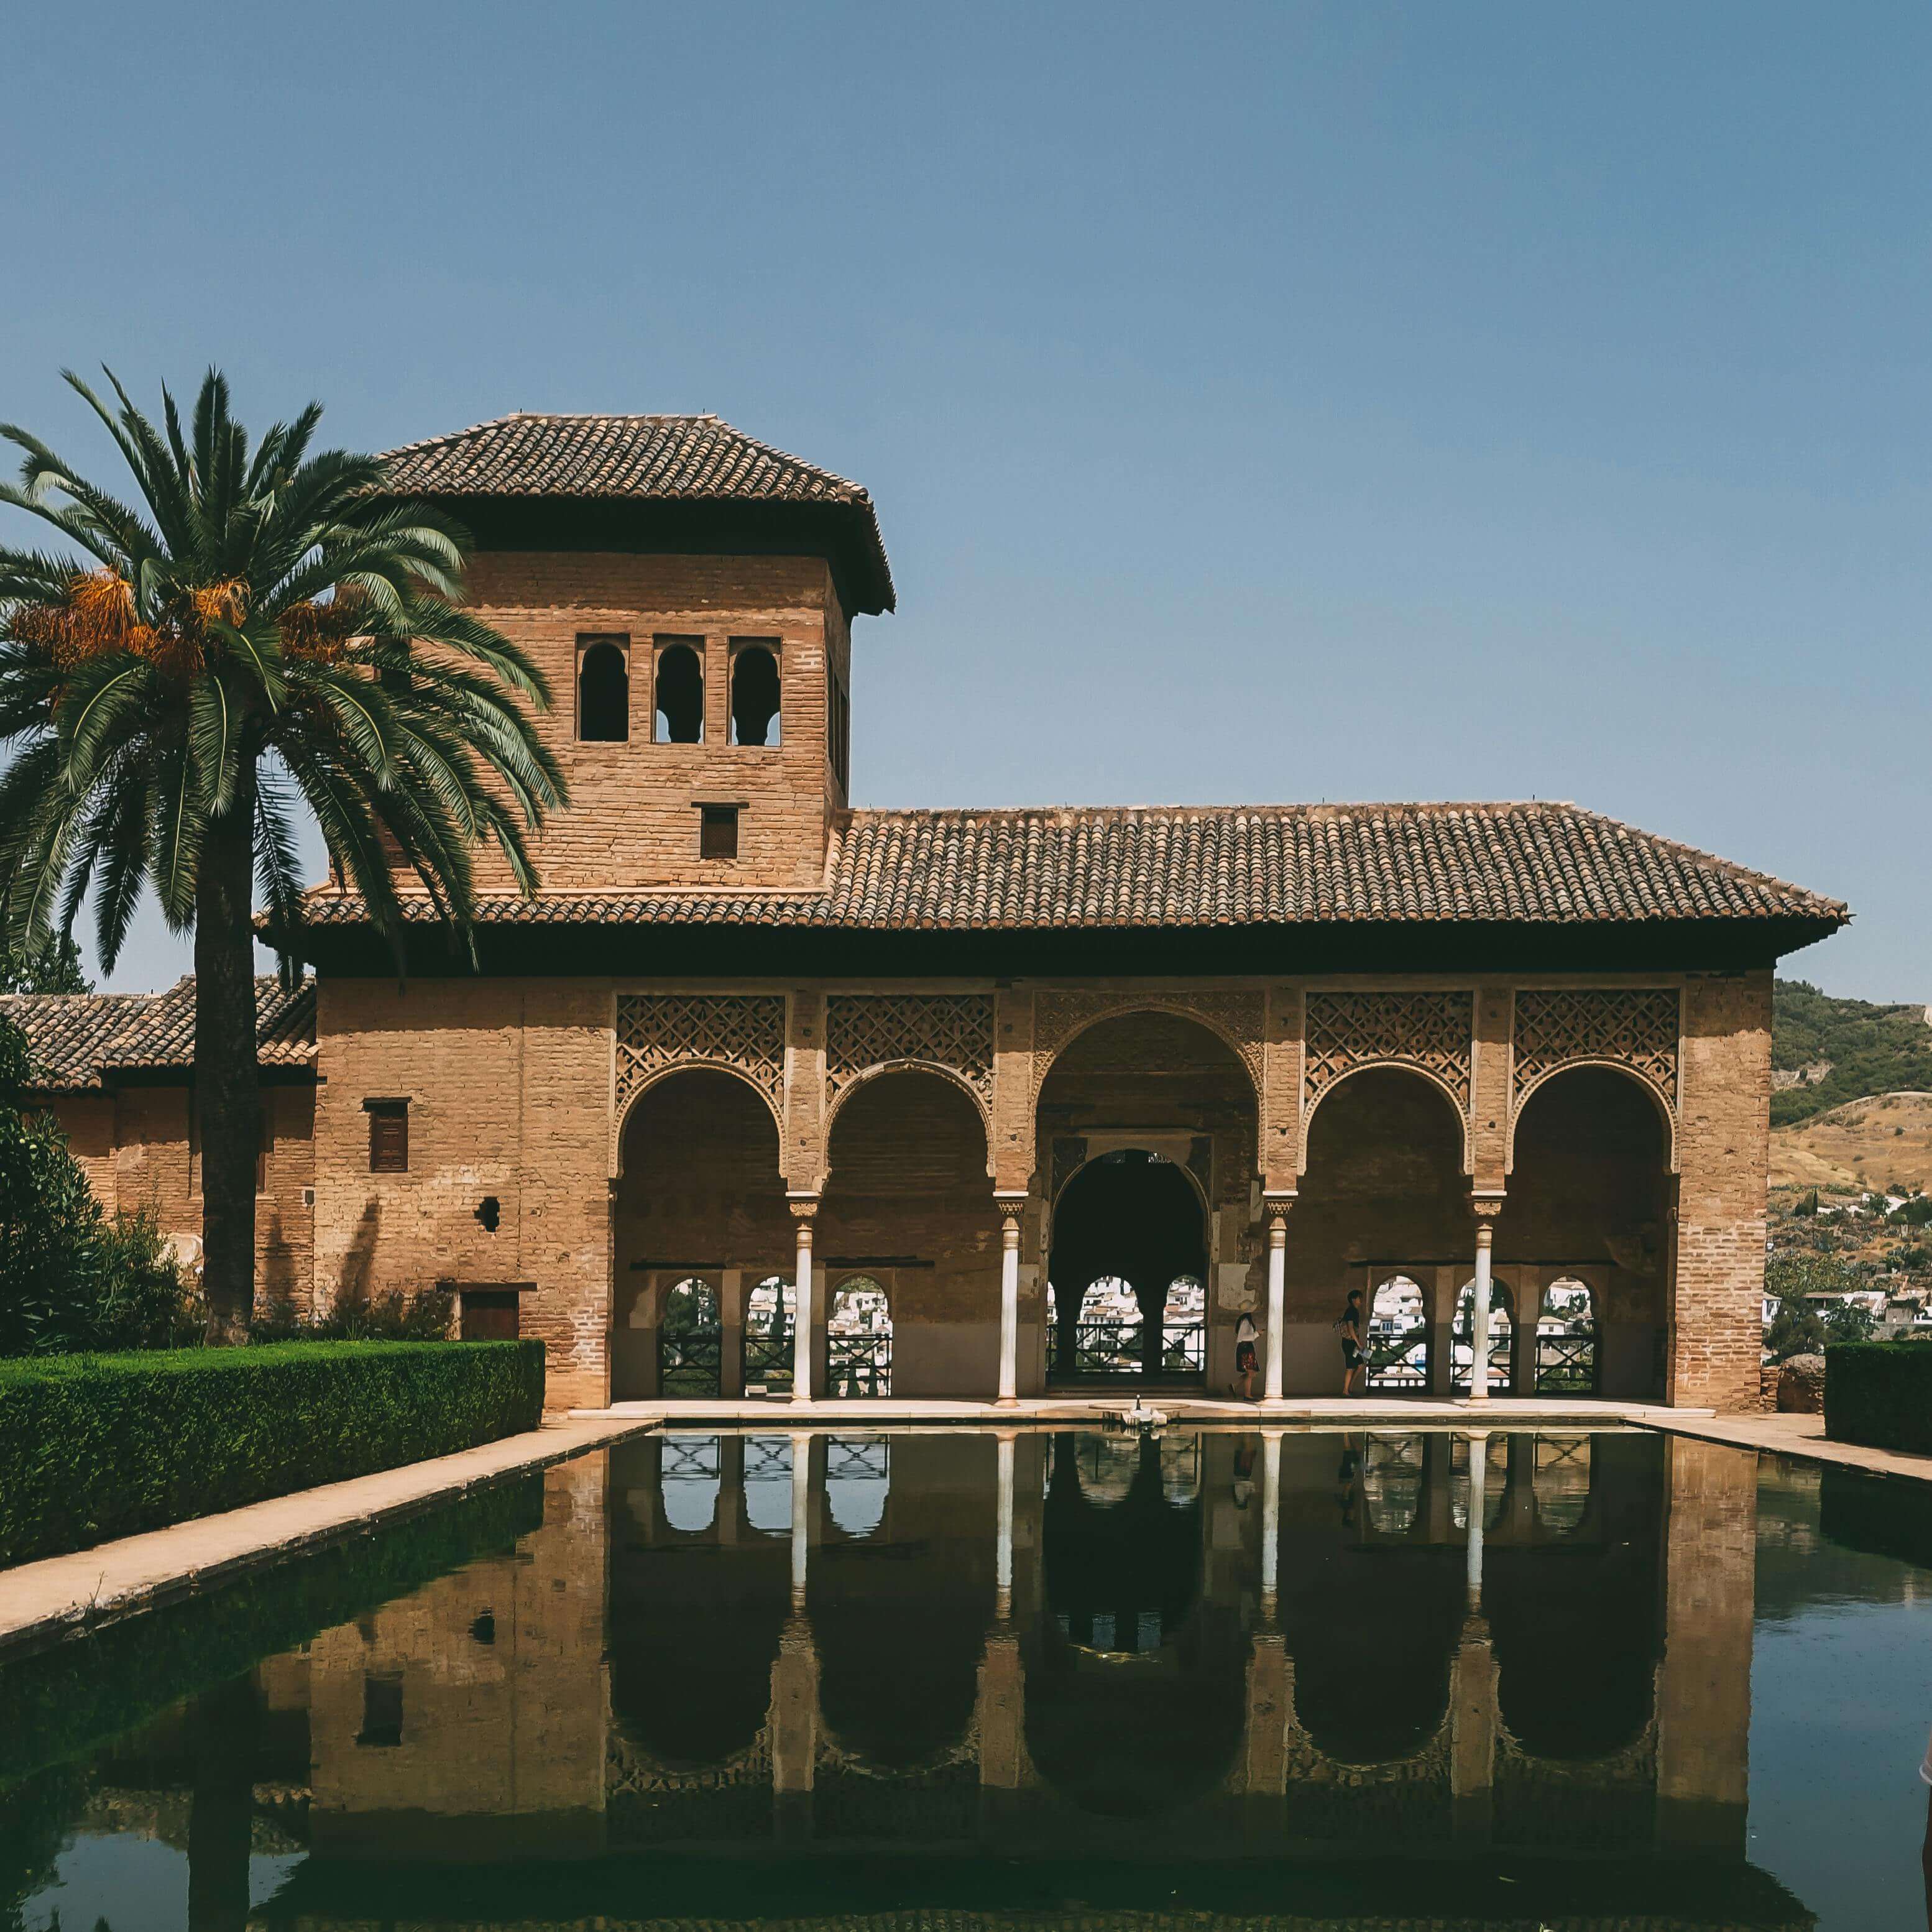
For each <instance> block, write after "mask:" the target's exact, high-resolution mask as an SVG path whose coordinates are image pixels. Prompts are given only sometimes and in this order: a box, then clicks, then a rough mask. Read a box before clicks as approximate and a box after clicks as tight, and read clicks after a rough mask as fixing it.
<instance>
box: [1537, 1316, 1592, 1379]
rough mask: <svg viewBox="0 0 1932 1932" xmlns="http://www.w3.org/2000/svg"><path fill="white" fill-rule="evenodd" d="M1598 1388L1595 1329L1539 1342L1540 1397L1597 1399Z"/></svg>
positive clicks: (1540, 1336)
mask: <svg viewBox="0 0 1932 1932" xmlns="http://www.w3.org/2000/svg"><path fill="white" fill-rule="evenodd" d="M1596 1388H1597V1331H1596V1329H1595V1327H1594V1325H1593V1326H1592V1327H1591V1328H1588V1329H1586V1330H1583V1331H1581V1332H1577V1331H1572V1332H1571V1334H1567V1335H1541V1334H1540V1335H1538V1337H1537V1338H1536V1392H1537V1394H1538V1395H1593V1394H1595V1393H1596Z"/></svg>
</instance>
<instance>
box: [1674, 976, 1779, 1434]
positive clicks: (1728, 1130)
mask: <svg viewBox="0 0 1932 1932" xmlns="http://www.w3.org/2000/svg"><path fill="white" fill-rule="evenodd" d="M1680 1112H1681V1116H1682V1119H1681V1124H1680V1127H1679V1180H1678V1199H1677V1240H1676V1294H1675V1297H1674V1306H1673V1311H1672V1325H1671V1336H1670V1361H1669V1377H1668V1383H1667V1392H1668V1399H1669V1400H1670V1401H1671V1402H1672V1403H1676V1404H1678V1405H1679V1406H1696V1407H1703V1406H1710V1407H1713V1408H1715V1409H1719V1410H1740V1409H1755V1408H1756V1407H1757V1403H1758V1400H1759V1395H1758V1364H1759V1361H1760V1356H1761V1355H1762V1354H1763V1292H1764V1244H1765V1228H1766V1214H1765V1186H1766V1173H1767V1171H1768V1169H1769V1166H1770V1160H1771V1125H1770V1122H1771V975H1770V974H1769V972H1760V973H1753V974H1748V975H1745V974H1740V975H1739V976H1738V977H1735V978H1722V979H1719V978H1708V979H1706V978H1697V979H1693V980H1691V981H1689V982H1688V984H1687V985H1686V986H1685V992H1684V1044H1683V1061H1682V1098H1681V1103H1680Z"/></svg>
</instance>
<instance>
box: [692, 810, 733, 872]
mask: <svg viewBox="0 0 1932 1932" xmlns="http://www.w3.org/2000/svg"><path fill="white" fill-rule="evenodd" d="M697 814H698V827H697V856H699V857H700V859H735V858H736V857H737V856H738V808H737V807H736V805H700V806H699V807H698V808H697Z"/></svg>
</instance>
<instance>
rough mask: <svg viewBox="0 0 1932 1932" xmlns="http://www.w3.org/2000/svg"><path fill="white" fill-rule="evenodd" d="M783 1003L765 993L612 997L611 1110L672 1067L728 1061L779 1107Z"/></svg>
mask: <svg viewBox="0 0 1932 1932" xmlns="http://www.w3.org/2000/svg"><path fill="white" fill-rule="evenodd" d="M784 1046H785V1003H784V996H783V995H781V994H773V993H748V994H731V993H623V994H620V995H619V996H618V999H617V1112H618V1114H619V1117H621V1116H622V1113H623V1111H624V1109H625V1106H627V1105H628V1103H629V1102H630V1100H631V1097H632V1095H634V1094H635V1093H636V1092H637V1090H638V1089H639V1088H640V1087H642V1086H643V1085H644V1084H645V1083H646V1082H647V1081H649V1080H650V1079H652V1077H653V1076H655V1075H657V1074H658V1073H664V1072H665V1071H667V1070H669V1069H670V1068H672V1067H707V1066H708V1067H731V1068H733V1069H734V1070H736V1071H737V1072H738V1073H742V1074H743V1075H744V1076H745V1078H746V1079H748V1080H750V1081H751V1083H752V1084H753V1085H754V1086H755V1087H757V1089H758V1090H759V1091H760V1093H762V1094H764V1095H765V1096H766V1098H767V1099H769V1100H770V1102H771V1103H772V1106H773V1107H774V1108H777V1109H782V1108H783V1106H784Z"/></svg>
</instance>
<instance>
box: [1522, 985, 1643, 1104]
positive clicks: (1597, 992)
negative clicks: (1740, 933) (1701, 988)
mask: <svg viewBox="0 0 1932 1932" xmlns="http://www.w3.org/2000/svg"><path fill="white" fill-rule="evenodd" d="M1681 1025H1682V1021H1681V1018H1680V1016H1679V1008H1678V995H1677V991H1676V988H1674V987H1670V986H1652V987H1636V988H1629V987H1617V988H1610V987H1606V988H1602V989H1594V988H1589V987H1586V988H1583V989H1571V988H1560V989H1559V988H1550V989H1544V990H1541V991H1525V992H1520V993H1518V994H1517V996H1516V1034H1515V1043H1514V1046H1515V1050H1514V1055H1513V1056H1512V1061H1513V1066H1514V1087H1513V1091H1512V1103H1513V1106H1514V1108H1516V1109H1520V1107H1521V1106H1522V1105H1523V1102H1524V1101H1525V1100H1526V1099H1527V1098H1528V1097H1529V1094H1530V1091H1531V1090H1532V1088H1535V1086H1536V1085H1538V1083H1539V1082H1541V1081H1542V1080H1543V1079H1545V1078H1546V1077H1547V1076H1549V1075H1550V1074H1552V1073H1555V1072H1556V1070H1557V1069H1558V1068H1559V1067H1569V1066H1574V1065H1575V1064H1577V1063H1579V1062H1580V1061H1600V1062H1602V1061H1607V1062H1608V1063H1609V1064H1611V1065H1612V1066H1616V1067H1628V1068H1629V1069H1630V1070H1631V1072H1632V1073H1635V1074H1637V1076H1639V1077H1640V1079H1644V1080H1647V1081H1648V1082H1649V1083H1650V1084H1651V1085H1652V1086H1653V1087H1654V1088H1656V1089H1657V1091H1658V1094H1659V1096H1660V1097H1661V1098H1662V1100H1663V1101H1664V1105H1665V1106H1666V1107H1667V1108H1668V1109H1670V1112H1671V1115H1672V1116H1673V1118H1675V1117H1676V1112H1677V1047H1678V1036H1679V1028H1680V1026H1681Z"/></svg>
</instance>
